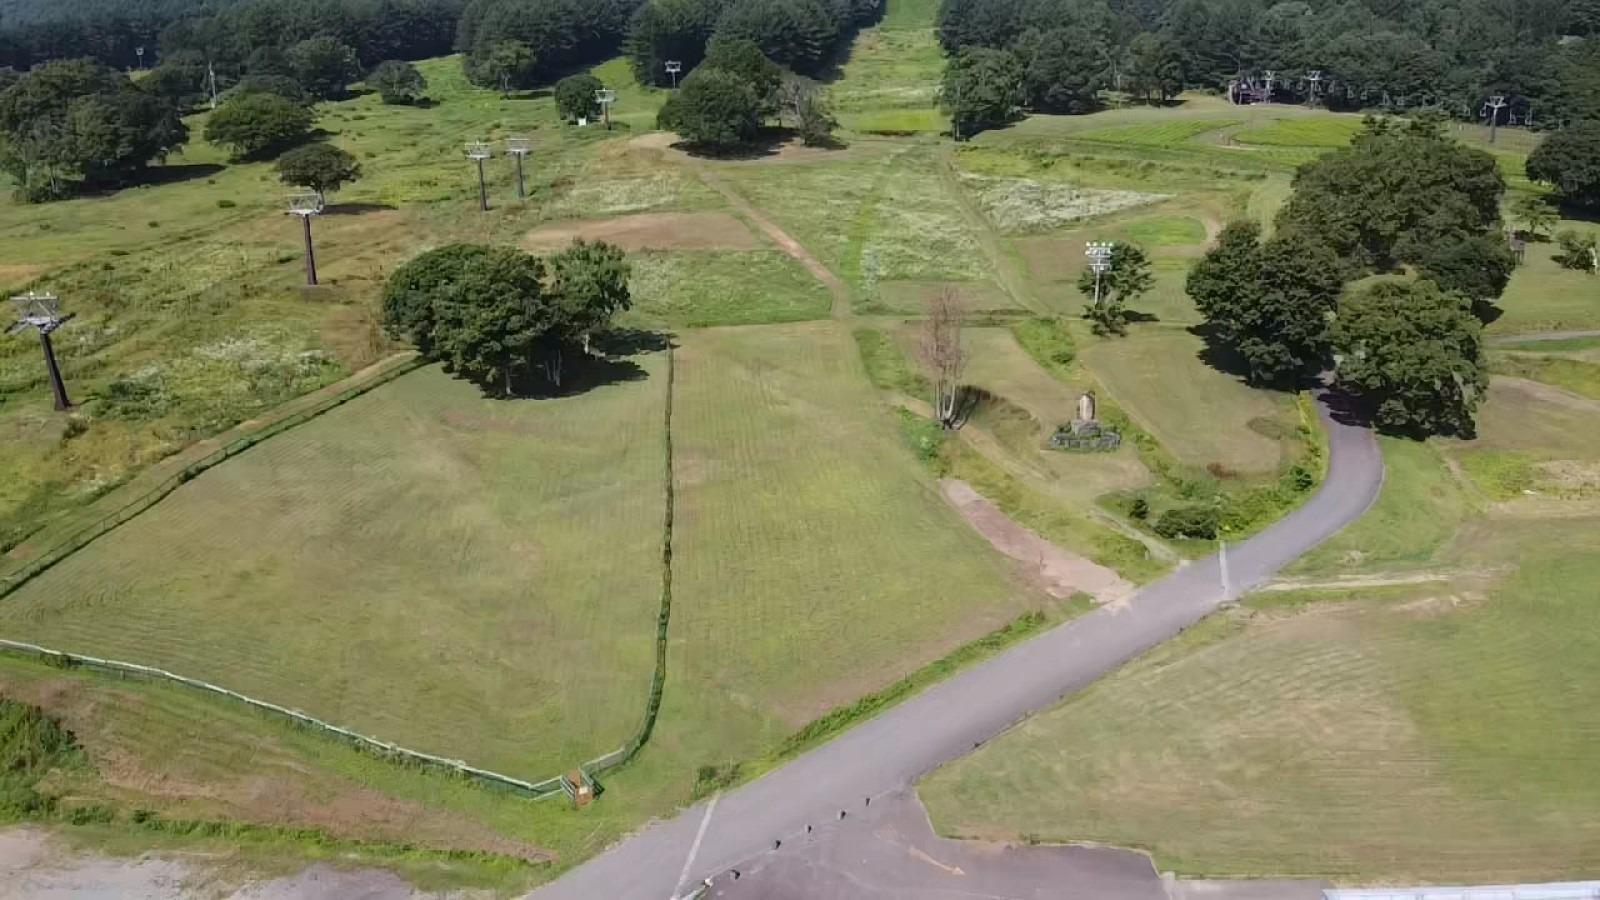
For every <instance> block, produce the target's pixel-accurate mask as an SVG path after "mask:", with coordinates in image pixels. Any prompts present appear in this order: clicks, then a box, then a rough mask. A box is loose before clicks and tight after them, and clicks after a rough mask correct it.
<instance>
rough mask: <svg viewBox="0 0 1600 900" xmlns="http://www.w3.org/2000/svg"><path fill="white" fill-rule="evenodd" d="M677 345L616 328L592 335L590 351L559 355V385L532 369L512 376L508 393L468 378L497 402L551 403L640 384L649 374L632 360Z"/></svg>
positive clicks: (667, 338)
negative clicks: (602, 389)
mask: <svg viewBox="0 0 1600 900" xmlns="http://www.w3.org/2000/svg"><path fill="white" fill-rule="evenodd" d="M675 346H677V344H676V343H675V342H674V341H673V339H672V335H671V334H667V333H663V332H659V331H648V330H645V329H640V328H616V329H612V330H611V331H607V332H605V333H603V334H599V335H596V336H595V337H594V339H593V340H592V341H591V343H590V352H589V353H584V352H583V351H581V350H569V351H567V352H566V353H565V354H563V359H562V373H561V383H560V384H554V383H552V382H551V381H550V380H549V379H548V378H546V377H545V375H544V372H543V371H541V370H540V369H538V368H534V369H531V370H528V371H525V372H523V373H521V374H520V375H518V376H516V377H513V378H512V380H511V393H510V394H509V395H508V394H507V393H506V392H505V386H504V385H503V384H500V383H494V384H490V383H487V382H484V381H480V380H478V379H472V380H473V382H474V383H475V384H477V385H478V387H479V388H480V389H482V390H483V392H484V395H485V396H487V397H489V398H492V399H498V400H551V399H555V398H558V397H575V396H578V395H580V394H586V393H588V392H589V391H592V390H594V389H595V388H600V387H605V386H607V385H611V384H623V383H626V382H632V381H644V380H645V379H647V378H649V377H650V373H649V372H648V371H646V370H645V368H644V366H642V365H640V364H639V363H638V362H635V361H634V359H633V357H636V356H642V355H644V354H647V353H660V352H663V351H665V350H667V349H670V348H672V347H675Z"/></svg>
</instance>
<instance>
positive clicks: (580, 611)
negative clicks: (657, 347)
mask: <svg viewBox="0 0 1600 900" xmlns="http://www.w3.org/2000/svg"><path fill="white" fill-rule="evenodd" d="M663 365H664V359H663V358H662V357H661V356H659V355H654V356H640V357H636V358H634V360H633V361H632V362H631V363H630V364H624V365H619V367H618V372H617V373H616V374H617V376H618V377H619V378H622V379H625V380H620V381H618V382H616V383H613V384H609V385H605V386H602V387H598V388H594V389H593V390H590V391H587V392H585V393H582V394H579V395H577V396H572V397H564V398H559V399H546V400H512V401H494V400H486V399H483V398H482V397H481V395H480V394H479V393H478V391H477V389H476V388H474V387H472V386H471V385H468V384H466V383H463V382H461V381H458V380H455V379H452V378H450V377H448V376H446V375H445V374H443V373H442V372H440V371H439V370H438V369H437V368H427V369H422V370H418V371H417V372H413V373H411V374H409V375H406V376H403V377H401V378H400V379H398V380H397V381H395V382H393V383H391V384H389V385H386V386H384V387H382V388H379V389H377V390H375V391H373V392H372V393H369V394H366V395H364V396H362V397H360V398H358V399H356V400H354V401H351V402H350V403H348V404H346V405H345V406H343V407H340V408H338V409H336V410H334V411H333V412H330V413H328V414H327V415H325V416H323V417H321V418H318V419H316V420H313V421H312V422H310V423H308V424H306V425H303V426H301V427H299V428H297V429H295V430H293V431H290V432H288V433H286V434H284V435H281V436H279V437H277V438H274V439H273V440H270V441H268V442H266V443H264V444H262V445H261V446H259V447H257V448H255V449H253V450H251V451H250V452H248V453H246V454H244V455H242V456H240V457H238V458H236V459H234V460H231V461H229V462H228V463H226V464H224V465H222V466H219V467H217V468H215V469H212V470H210V471H209V472H207V473H205V474H203V475H201V476H200V477H199V478H197V479H195V480H194V481H192V482H190V483H189V484H187V485H185V486H183V487H182V488H180V489H179V490H178V491H177V492H176V493H174V494H173V495H172V496H171V497H169V498H167V499H166V500H164V501H163V502H161V503H160V504H158V505H157V506H156V507H154V508H153V509H151V510H150V511H149V512H147V513H146V514H144V515H143V516H141V517H139V518H137V519H135V520H133V521H132V522H131V523H130V524H127V525H125V526H123V527H122V528H120V529H118V530H117V531H114V532H112V533H111V534H109V535H108V536H106V537H104V538H102V539H101V540H100V541H98V542H97V543H95V544H93V545H92V546H91V547H89V548H88V549H87V550H84V551H82V552H80V553H78V554H76V555H75V556H73V557H70V558H69V559H68V560H66V561H65V562H63V563H62V564H60V565H59V566H57V567H56V568H54V569H51V570H50V571H48V572H46V573H45V574H44V575H42V576H41V577H39V578H38V579H36V580H35V581H33V582H31V583H29V584H27V585H26V586H24V587H23V588H22V589H21V590H19V591H18V592H17V593H15V594H13V595H11V596H10V597H8V598H7V599H6V602H5V603H4V604H3V605H0V633H4V634H5V635H6V636H7V637H10V638H13V639H19V640H27V641H32V642H36V643H40V644H44V645H46V646H51V647H55V648H58V649H63V650H67V651H71V652H78V653H85V654H91V655H97V656H109V657H114V658H119V659H127V660H132V661H135V662H141V663H145V664H148V665H155V666H160V667H163V668H168V669H171V670H173V671H176V672H179V673H182V674H186V675H189V676H192V677H197V678H202V679H206V680H209V681H212V682H215V683H218V684H221V685H223V686H225V687H229V688H233V689H235V690H239V691H241V692H244V693H247V694H251V695H254V696H257V697H261V698H263V699H266V700H270V701H272V702H276V703H280V704H283V705H286V706H291V707H297V708H300V709H302V710H304V711H306V712H308V713H310V714H311V715H314V716H317V717H320V718H323V719H326V720H329V721H332V722H336V723H338V724H342V725H345V726H348V727H351V728H355V729H357V730H360V731H364V732H367V733H369V734H373V735H375V736H378V737H381V738H383V739H386V740H391V741H395V742H398V743H402V744H405V745H408V746H411V747H413V748H415V749H420V750H424V751H428V752H432V753H436V754H440V755H445V756H449V757H452V758H463V759H466V760H468V761H470V762H473V763H476V764H478V765H482V766H486V767H489V768H496V769H500V770H504V771H508V772H510V773H512V774H519V775H524V776H527V775H536V776H539V777H546V776H548V775H549V774H550V773H552V772H555V771H559V770H560V769H561V768H562V767H563V766H570V765H571V764H573V763H576V762H579V761H581V760H586V759H589V758H592V757H594V756H596V755H598V754H599V753H601V752H605V751H608V750H610V749H612V748H615V747H617V746H619V745H621V744H622V743H623V741H624V740H625V739H626V738H627V736H628V735H629V734H630V733H631V732H632V730H633V729H634V728H635V727H636V726H637V725H638V722H639V718H640V716H641V714H642V712H643V704H644V698H645V695H646V693H647V690H648V686H649V681H650V673H651V671H652V667H653V663H654V651H653V637H654V633H655V625H654V620H655V613H656V609H657V606H658V601H659V590H660V567H659V559H660V541H661V522H662V517H663V513H664V510H663V504H664V486H663V480H662V479H663V467H664V465H665V463H664V455H663V454H664V452H665V451H664V447H663V440H662V438H663V435H662V416H663V408H662V404H663V401H664V398H665V390H666V387H665V384H666V379H665V377H664V375H663V371H662V369H663Z"/></svg>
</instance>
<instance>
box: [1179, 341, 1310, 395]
mask: <svg viewBox="0 0 1600 900" xmlns="http://www.w3.org/2000/svg"><path fill="white" fill-rule="evenodd" d="M1189 333H1190V334H1192V335H1195V336H1196V337H1198V338H1200V340H1202V341H1204V342H1205V344H1204V346H1202V347H1201V348H1200V351H1199V352H1198V353H1196V354H1195V358H1196V359H1198V360H1200V362H1202V363H1204V364H1205V365H1206V366H1208V367H1210V368H1212V369H1215V370H1216V371H1218V372H1221V373H1222V374H1224V375H1228V376H1231V377H1233V378H1237V379H1238V380H1239V381H1240V382H1242V383H1243V384H1245V385H1248V386H1249V387H1252V388H1257V389H1260V390H1267V391H1288V392H1296V391H1306V390H1314V389H1316V388H1319V387H1322V386H1323V383H1324V382H1323V376H1321V375H1312V374H1301V375H1290V376H1287V377H1285V378H1282V379H1279V380H1277V381H1268V382H1257V381H1252V380H1251V379H1250V364H1249V363H1247V362H1246V361H1245V359H1244V357H1242V356H1240V355H1239V354H1238V353H1237V352H1235V351H1234V349H1233V348H1232V347H1229V346H1228V345H1227V344H1225V343H1224V342H1223V341H1222V339H1221V337H1220V336H1219V335H1218V334H1217V331H1216V329H1215V328H1212V327H1211V326H1210V325H1195V326H1192V327H1190V328H1189Z"/></svg>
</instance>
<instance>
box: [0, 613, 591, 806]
mask: <svg viewBox="0 0 1600 900" xmlns="http://www.w3.org/2000/svg"><path fill="white" fill-rule="evenodd" d="M0 650H9V651H12V652H15V653H22V654H26V655H28V656H36V657H39V658H42V659H45V660H49V661H51V662H54V663H57V664H59V665H62V666H65V667H68V668H70V667H73V666H86V667H88V668H92V669H101V670H103V671H107V672H114V673H118V674H121V675H132V676H135V677H139V678H153V679H156V680H159V681H170V682H174V683H176V684H181V685H184V686H186V687H191V688H195V689H197V690H202V691H207V692H209V693H212V694H219V695H221V696H223V697H228V698H230V699H233V700H237V701H239V702H240V703H243V704H246V705H247V706H252V707H254V708H256V709H259V710H262V711H263V712H268V713H272V714H274V715H279V716H283V717H284V718H287V719H289V720H291V721H293V722H296V723H298V724H300V725H305V726H307V727H310V728H316V729H320V730H322V731H325V732H328V733H329V734H332V735H335V736H337V737H340V738H343V739H344V740H346V741H349V742H350V743H351V744H354V745H355V746H357V747H359V748H361V749H363V750H367V751H370V752H374V753H377V754H379V755H382V756H391V757H395V758H398V759H400V760H403V761H406V762H411V763H417V764H421V765H424V766H428V767H431V768H436V769H442V770H444V771H446V772H450V773H453V774H456V775H461V776H464V777H467V778H471V779H473V780H475V781H479V782H483V783H485V784H488V785H490V786H493V787H503V788H510V789H512V790H514V791H520V792H522V793H525V794H531V795H532V796H535V797H540V798H543V797H549V796H555V795H557V794H560V793H562V792H563V791H564V789H565V787H566V785H565V778H564V776H557V777H555V778H546V779H545V780H544V781H538V782H533V781H523V780H522V779H520V778H513V777H511V776H510V775H502V774H500V773H499V772H491V771H489V770H488V769H480V768H478V767H477V766H473V765H468V764H467V763H466V762H464V761H462V760H459V759H446V758H445V757H443V756H435V755H433V754H432V753H423V752H422V751H420V750H412V749H409V748H407V747H402V746H400V745H399V744H391V743H389V742H388V741H380V740H378V739H377V738H374V737H368V736H366V735H364V734H361V733H359V732H355V731H351V730H350V729H348V728H345V727H343V726H340V725H334V724H332V723H330V722H324V721H322V720H321V719H318V718H316V717H315V716H309V715H306V714H305V713H303V712H301V711H299V710H297V709H289V708H288V707H286V706H279V705H278V704H276V703H268V702H267V701H265V700H257V699H256V698H254V697H247V696H245V695H244V694H241V693H239V692H238V691H232V690H229V689H227V688H225V687H221V686H219V685H215V684H212V683H210V682H208V681H201V680H199V679H198V678H189V677H188V676H185V675H178V674H176V673H174V672H168V671H167V670H165V669H157V668H154V667H152V666H142V665H140V664H138V663H131V662H123V661H122V660H117V659H101V658H99V657H96V656H80V655H78V654H76V653H64V652H62V651H60V650H51V649H50V648H49V647H41V646H39V645H38V644H27V643H23V642H21V641H8V640H5V639H3V638H0ZM621 752H622V751H621V750H613V751H612V752H611V753H608V754H606V755H605V756H602V757H600V759H599V760H596V761H595V762H591V763H588V764H586V765H585V766H584V769H585V770H588V769H592V768H593V767H594V766H595V763H598V762H602V761H606V760H609V759H611V758H613V757H615V756H617V755H618V754H620V753H621Z"/></svg>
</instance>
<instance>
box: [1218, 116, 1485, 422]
mask: <svg viewBox="0 0 1600 900" xmlns="http://www.w3.org/2000/svg"><path fill="white" fill-rule="evenodd" d="M1504 193H1505V183H1504V181H1503V179H1502V178H1501V176H1500V173H1499V171H1498V169H1497V168H1496V167H1495V163H1494V159H1493V158H1492V157H1491V156H1490V155H1489V154H1487V153H1485V152H1483V151H1480V150H1476V149H1472V148H1469V147H1466V146H1464V145H1462V144H1459V143H1457V142H1455V141H1453V140H1451V139H1450V138H1448V137H1446V136H1445V134H1444V131H1443V127H1442V124H1441V123H1440V122H1439V121H1438V120H1436V119H1428V118H1426V117H1424V118H1423V119H1421V120H1418V121H1414V122H1410V123H1407V124H1404V125H1400V124H1395V123H1392V122H1390V121H1388V120H1379V119H1369V120H1368V123H1367V127H1366V129H1365V130H1364V131H1363V132H1362V133H1361V134H1360V135H1358V136H1357V137H1356V139H1355V140H1354V141H1353V142H1352V144H1351V146H1350V147H1348V148H1346V149H1342V150H1338V151H1335V152H1333V153H1330V154H1328V155H1326V156H1324V157H1322V158H1321V159H1320V160H1317V161H1315V162H1311V163H1308V164H1306V165H1305V166H1303V167H1302V168H1301V169H1300V171H1299V173H1298V174H1297V175H1296V176H1295V181H1294V193H1293V195H1292V197H1291V198H1290V200H1289V202H1288V204H1287V205H1285V206H1284V208H1283V209H1282V211H1280V213H1279V214H1278V218H1277V221H1276V228H1275V230H1274V233H1273V235H1272V236H1271V238H1269V239H1266V240H1263V237H1262V233H1261V229H1260V227H1259V226H1257V225H1256V224H1255V223H1253V222H1240V223H1235V224H1232V225H1230V226H1228V227H1227V228H1226V229H1224V231H1223V233H1222V235H1221V236H1220V238H1219V240H1218V243H1217V246H1216V247H1215V248H1213V249H1212V250H1211V251H1210V252H1209V253H1208V254H1207V255H1206V256H1205V258H1204V259H1202V260H1201V261H1200V262H1199V263H1198V264H1197V265H1196V266H1195V268H1194V269H1193V271H1192V272H1191V273H1190V275H1189V280H1188V291H1189V295H1190V296H1191V297H1192V298H1193V299H1194V301H1195V303H1196V305H1197V306H1198V307H1199V309H1200V312H1201V313H1202V314H1203V315H1204V316H1205V319H1206V323H1207V337H1208V339H1209V340H1210V341H1211V342H1212V343H1213V345H1214V347H1215V349H1216V350H1218V351H1219V353H1218V355H1219V356H1222V357H1224V358H1231V359H1232V360H1233V361H1234V362H1235V363H1236V364H1237V366H1238V367H1239V368H1240V369H1241V370H1242V372H1243V374H1244V375H1245V376H1246V378H1247V379H1248V380H1250V381H1251V382H1252V383H1256V384H1277V385H1285V384H1295V383H1298V382H1300V381H1301V380H1303V379H1305V378H1307V377H1310V376H1312V375H1315V374H1316V373H1317V372H1319V371H1321V370H1322V369H1323V368H1324V367H1325V366H1326V365H1327V364H1328V363H1329V361H1330V360H1331V361H1332V362H1333V369H1334V372H1335V375H1336V378H1337V382H1338V384H1339V386H1340V387H1341V388H1343V389H1344V390H1345V391H1346V392H1347V393H1349V394H1350V395H1351V396H1353V397H1354V398H1356V399H1357V400H1358V401H1359V402H1361V403H1362V404H1363V405H1364V406H1365V407H1366V408H1367V410H1368V411H1369V412H1370V414H1371V415H1372V417H1373V420H1374V422H1375V423H1376V424H1377V425H1379V426H1380V427H1382V428H1385V429H1389V430H1392V431H1396V432H1400V433H1406V434H1415V435H1425V434H1436V433H1446V434H1463V435H1470V434H1471V433H1472V430H1473V413H1474V410H1475V409H1476V407H1477V405H1478V403H1479V402H1481V400H1482V397H1483V392H1484V388H1485V386H1486V384H1487V380H1486V377H1485V375H1484V373H1483V360H1482V352H1481V351H1482V322H1483V321H1484V320H1486V319H1489V318H1492V316H1493V315H1494V307H1493V303H1494V301H1495V300H1496V299H1498V298H1499V296H1500V294H1501V292H1502V291H1504V289H1505V286H1506V283H1507V281H1508V280H1509V279H1510V276H1511V271H1512V269H1513V268H1514V267H1515V266H1516V259H1515V257H1514V256H1513V255H1512V253H1511V250H1510V248H1509V246H1508V239H1507V235H1506V234H1505V232H1504V230H1503V228H1502V225H1501V221H1500V215H1499V208H1500V200H1501V197H1502V195H1503V194H1504ZM1352 283H1354V285H1355V286H1354V287H1352V288H1350V289H1349V290H1348V291H1347V290H1346V286H1347V285H1351V284H1352Z"/></svg>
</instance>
